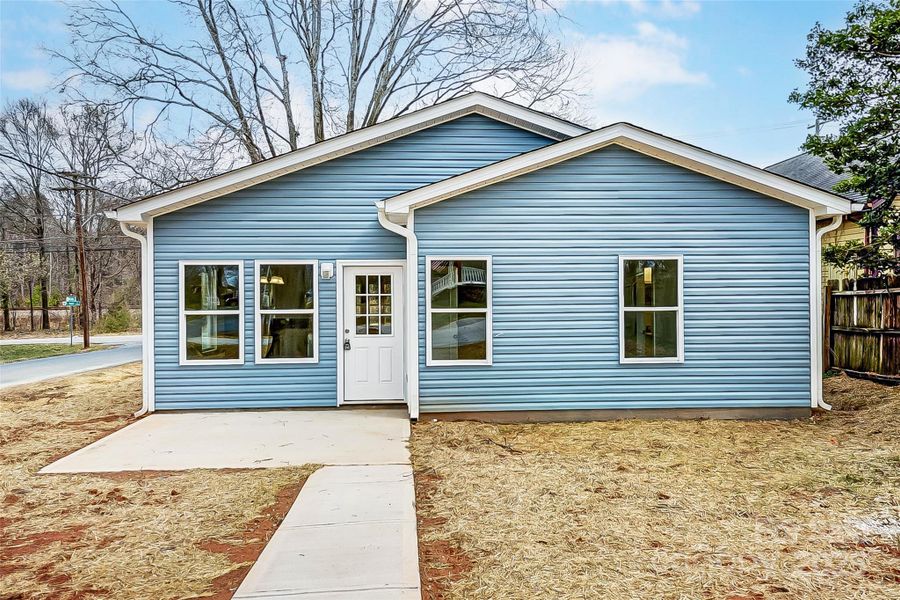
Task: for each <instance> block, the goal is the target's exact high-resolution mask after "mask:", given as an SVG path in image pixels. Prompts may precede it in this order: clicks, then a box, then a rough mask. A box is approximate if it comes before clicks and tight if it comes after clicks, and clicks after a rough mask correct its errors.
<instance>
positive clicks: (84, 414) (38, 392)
mask: <svg viewBox="0 0 900 600" xmlns="http://www.w3.org/2000/svg"><path fill="white" fill-rule="evenodd" d="M140 387H141V369H140V366H139V365H127V366H124V367H120V368H116V369H109V370H106V371H94V372H92V373H88V374H84V375H79V376H75V377H71V378H67V379H59V380H54V381H50V382H44V383H41V384H37V385H34V386H28V387H20V388H13V389H12V390H6V391H4V392H2V393H0V394H2V396H0V598H3V599H20V598H22V599H24V598H29V599H30V598H56V599H76V598H115V599H116V600H125V599H131V598H134V599H138V598H140V599H144V600H146V599H153V600H163V599H167V598H191V597H206V596H214V597H216V598H230V597H231V594H232V592H233V590H234V588H235V587H236V586H237V584H238V583H239V582H240V581H241V579H242V578H243V576H244V574H246V571H247V570H249V566H250V565H251V564H252V563H253V561H254V560H255V559H256V557H257V556H258V555H259V552H260V551H261V550H262V547H263V546H264V545H265V542H266V541H267V539H268V537H270V536H271V534H272V532H273V531H274V529H275V527H277V524H278V523H279V522H280V521H281V519H282V518H283V516H284V514H285V513H286V512H287V510H288V508H290V505H291V504H292V502H293V500H294V498H295V497H296V495H297V493H298V492H299V489H300V486H301V485H302V483H303V481H305V479H306V477H307V476H308V475H309V474H310V473H311V472H312V470H313V469H312V467H309V468H307V467H303V468H285V469H258V470H235V471H221V470H218V471H217V470H195V471H181V472H144V473H120V474H110V475H37V471H38V469H40V468H41V467H42V466H44V465H46V464H48V463H49V462H52V460H53V459H54V458H57V457H59V456H63V455H65V454H68V453H70V452H72V451H74V450H76V449H78V448H80V447H82V446H85V445H87V444H88V443H90V442H92V441H94V440H96V439H99V438H101V437H103V436H104V435H105V434H107V433H109V432H111V431H113V430H115V429H118V428H120V427H122V426H124V425H126V424H127V423H129V422H131V421H132V418H131V416H130V415H131V413H132V412H133V411H134V410H135V409H136V408H137V405H139V403H140V394H141V392H140Z"/></svg>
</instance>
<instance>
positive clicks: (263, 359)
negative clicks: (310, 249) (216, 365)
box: [255, 260, 319, 363]
mask: <svg viewBox="0 0 900 600" xmlns="http://www.w3.org/2000/svg"><path fill="white" fill-rule="evenodd" d="M316 270H317V263H316V261H278V262H275V261H272V262H268V261H261V260H258V261H256V276H255V277H256V279H255V281H256V328H255V329H256V362H258V363H304V362H316V361H317V360H318V347H319V332H318V329H319V323H318V316H317V309H318V306H317V305H318V301H319V298H318V296H319V283H318V278H317V274H316Z"/></svg>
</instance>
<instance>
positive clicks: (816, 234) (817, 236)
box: [809, 211, 844, 410]
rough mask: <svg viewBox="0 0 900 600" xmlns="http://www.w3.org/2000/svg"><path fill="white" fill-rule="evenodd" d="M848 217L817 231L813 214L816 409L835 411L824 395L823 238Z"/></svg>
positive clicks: (835, 219) (812, 334)
mask: <svg viewBox="0 0 900 600" xmlns="http://www.w3.org/2000/svg"><path fill="white" fill-rule="evenodd" d="M843 220H844V217H843V216H842V215H838V216H836V217H832V219H831V223H829V224H828V225H825V226H824V227H821V228H819V229H816V216H815V214H814V213H813V211H809V244H810V248H809V320H810V323H809V348H810V353H811V354H810V357H809V358H810V360H809V366H810V396H811V404H812V407H813V408H824V409H825V410H831V405H830V404H828V403H827V402H825V398H824V395H823V393H822V367H823V365H822V352H823V351H824V350H825V345H824V342H825V333H826V332H825V320H824V319H823V318H822V238H823V237H824V235H825V234H826V233H828V232H830V231H834V230H835V229H837V228H838V227H840V226H841V223H842V222H843Z"/></svg>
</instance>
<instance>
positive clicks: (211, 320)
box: [185, 315, 241, 360]
mask: <svg viewBox="0 0 900 600" xmlns="http://www.w3.org/2000/svg"><path fill="white" fill-rule="evenodd" d="M185 324H186V331H185V343H186V348H185V350H186V353H185V357H186V358H187V359H188V360H236V359H239V358H240V341H241V337H240V335H241V334H240V326H241V317H240V315H186V316H185Z"/></svg>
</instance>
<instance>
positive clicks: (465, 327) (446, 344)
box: [431, 312, 487, 360]
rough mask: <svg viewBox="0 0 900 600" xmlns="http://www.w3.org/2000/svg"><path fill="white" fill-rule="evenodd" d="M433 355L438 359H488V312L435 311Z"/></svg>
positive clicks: (433, 317)
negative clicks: (486, 313)
mask: <svg viewBox="0 0 900 600" xmlns="http://www.w3.org/2000/svg"><path fill="white" fill-rule="evenodd" d="M431 358H432V359H434V360H484V359H485V358H487V315H485V314H483V313H449V312H448V313H440V312H439V313H434V314H432V315H431Z"/></svg>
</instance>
